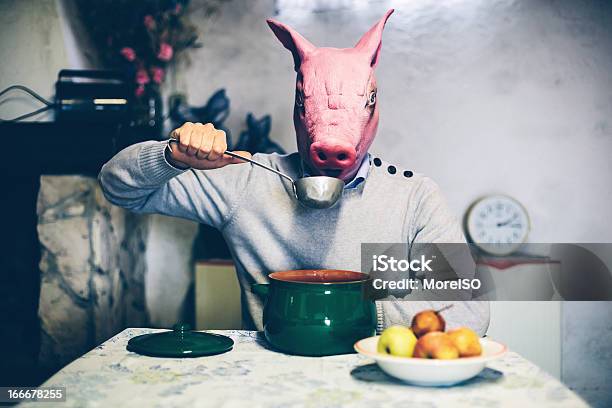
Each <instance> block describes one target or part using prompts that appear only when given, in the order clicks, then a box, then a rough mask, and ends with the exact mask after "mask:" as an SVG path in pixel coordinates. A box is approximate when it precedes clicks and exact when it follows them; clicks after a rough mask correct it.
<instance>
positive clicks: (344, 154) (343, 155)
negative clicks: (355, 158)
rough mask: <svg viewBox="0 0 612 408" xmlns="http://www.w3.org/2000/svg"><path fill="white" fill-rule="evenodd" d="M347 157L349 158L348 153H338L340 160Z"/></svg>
mask: <svg viewBox="0 0 612 408" xmlns="http://www.w3.org/2000/svg"><path fill="white" fill-rule="evenodd" d="M346 158H347V156H346V153H340V154H339V155H338V160H340V161H344V160H346Z"/></svg>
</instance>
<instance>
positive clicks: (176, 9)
mask: <svg viewBox="0 0 612 408" xmlns="http://www.w3.org/2000/svg"><path fill="white" fill-rule="evenodd" d="M181 11H183V6H182V5H181V4H179V3H177V4H176V6H174V14H180V13H181Z"/></svg>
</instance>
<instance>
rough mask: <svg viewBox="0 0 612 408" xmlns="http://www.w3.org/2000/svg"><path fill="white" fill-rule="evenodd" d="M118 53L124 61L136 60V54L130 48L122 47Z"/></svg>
mask: <svg viewBox="0 0 612 408" xmlns="http://www.w3.org/2000/svg"><path fill="white" fill-rule="evenodd" d="M119 53H120V54H121V55H123V58H125V59H126V60H128V61H130V62H132V61H134V60H135V59H136V52H135V51H134V49H133V48H130V47H123V48H122V49H121V50H120V51H119Z"/></svg>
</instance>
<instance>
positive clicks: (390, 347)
mask: <svg viewBox="0 0 612 408" xmlns="http://www.w3.org/2000/svg"><path fill="white" fill-rule="evenodd" d="M416 342H417V338H416V336H415V335H414V333H413V332H412V330H410V329H409V328H408V327H404V326H391V327H389V328H387V329H385V330H384V331H383V332H382V334H381V336H380V338H379V339H378V346H377V350H378V352H379V353H382V354H390V355H392V356H398V357H412V352H413V351H414V346H415V344H416Z"/></svg>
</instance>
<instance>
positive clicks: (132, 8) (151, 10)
mask: <svg viewBox="0 0 612 408" xmlns="http://www.w3.org/2000/svg"><path fill="white" fill-rule="evenodd" d="M219 1H220V0H217V1H208V2H202V5H201V6H200V7H203V8H204V11H205V13H206V14H207V15H210V14H212V13H213V12H214V11H215V10H216V8H217V6H218V3H219ZM77 5H78V7H79V11H80V14H81V16H82V19H83V21H84V23H85V25H86V27H87V28H88V29H89V31H90V34H91V37H92V40H93V41H94V43H95V45H96V46H97V48H98V50H99V52H100V57H101V58H102V61H103V63H104V64H105V65H107V66H108V67H110V68H113V69H120V70H124V71H126V73H127V75H128V77H130V78H133V79H134V94H135V96H136V97H138V98H140V97H142V96H143V95H145V94H147V91H148V90H153V91H155V92H159V85H161V84H162V83H163V82H164V79H165V76H166V72H167V69H168V67H169V66H170V65H171V64H173V63H174V62H175V61H176V60H177V59H178V58H180V57H181V56H182V55H183V54H184V52H185V51H186V50H188V49H190V48H197V47H200V46H201V45H200V43H199V42H198V33H197V30H196V28H195V26H194V25H193V24H191V22H190V21H189V19H188V17H187V7H188V6H189V0H137V1H134V0H96V1H90V0H77Z"/></svg>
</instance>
